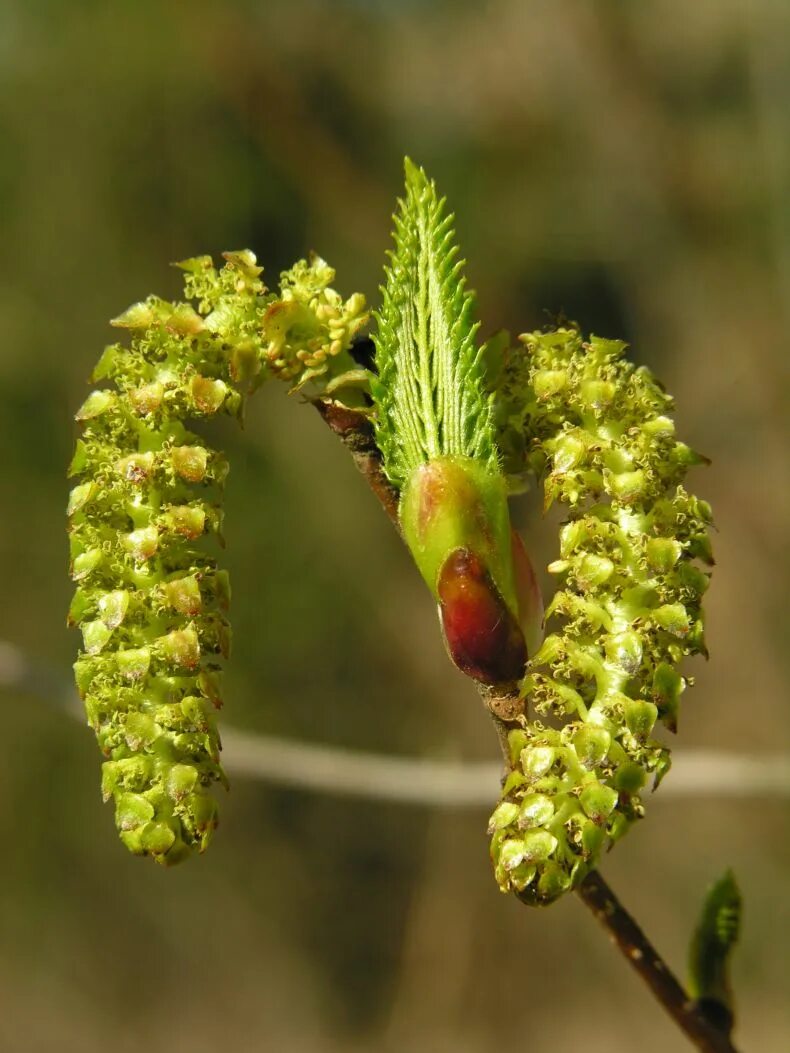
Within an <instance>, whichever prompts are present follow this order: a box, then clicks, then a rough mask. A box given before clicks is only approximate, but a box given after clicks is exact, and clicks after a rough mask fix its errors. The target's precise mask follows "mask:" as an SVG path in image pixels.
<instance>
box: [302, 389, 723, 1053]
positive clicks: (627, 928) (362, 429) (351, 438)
mask: <svg viewBox="0 0 790 1053" xmlns="http://www.w3.org/2000/svg"><path fill="white" fill-rule="evenodd" d="M315 406H316V409H317V410H318V412H319V413H320V414H321V416H322V418H323V419H324V421H325V422H326V424H327V425H328V427H329V428H330V429H331V430H332V431H333V432H334V434H335V435H337V437H338V438H339V439H340V441H341V442H342V443H343V445H344V446H345V447H346V449H347V450H348V451H349V452H350V454H351V456H352V457H353V459H354V463H355V464H356V466H357V468H358V469H359V471H360V472H361V473H362V475H363V476H364V477H365V479H366V480H367V483H368V485H369V486H370V488H371V490H373V492H374V494H375V495H376V497H377V498H378V499H379V501H380V502H381V505H382V507H383V508H384V511H385V512H386V513H387V515H388V516H389V518H390V519H391V520H392V522H393V524H394V525H395V527H396V529H398V530H399V529H400V527H399V524H398V492H397V490H396V489H395V488H394V487H393V486H392V484H391V483H390V482H389V480H388V479H387V477H386V476H385V474H384V471H383V469H382V466H381V456H380V454H379V451H378V449H377V447H376V441H375V437H374V434H373V427H372V425H371V423H370V420H369V419H368V417H367V416H366V415H365V414H364V413H360V412H359V411H357V410H349V409H346V408H345V407H343V406H339V405H337V404H336V403H333V402H329V401H326V402H316V403H315ZM481 697H482V699H483V702H484V704H485V707H486V709H487V711H488V713H489V715H490V716H491V719H492V720H493V722H494V726H495V728H496V731H497V736H498V738H499V745H500V748H501V750H502V755H503V758H504V761H505V769H506V771H507V770H509V768H510V754H509V750H508V740H507V735H508V731H509V730H510V728H511V727H515V726H518V725H517V722H516V720H515V718H516V716H517V715H518V714H519V713H521V712H522V711H523V706H524V703H523V700H522V699H520V698H519V696H518V694H517V693H516V692H513V693H511V694H507V693H505V694H495V693H492V692H490V691H486V690H481ZM576 894H577V895H578V897H579V899H580V900H581V901H582V903H584V905H585V906H586V907H587V908H588V909H589V910H591V911H592V913H593V914H594V915H595V917H596V918H597V919H598V921H600V923H601V924H602V925H603V926H604V928H605V929H606V930H607V932H608V933H609V936H610V938H611V940H612V942H613V943H614V944H615V946H616V947H617V948H618V950H620V952H621V953H622V954H623V955H624V957H625V958H626V960H627V961H628V962H629V964H630V965H631V966H632V967H633V968H634V969H635V970H636V971H637V973H638V974H639V975H640V976H641V977H642V979H643V980H644V981H645V983H646V984H647V986H648V987H649V988H650V990H651V991H652V992H653V995H654V997H655V998H656V1000H657V1001H658V1002H660V1004H661V1005H662V1006H663V1007H664V1009H665V1010H666V1011H667V1013H669V1015H670V1016H671V1017H672V1019H673V1020H674V1021H675V1023H676V1024H677V1025H678V1027H679V1028H680V1029H681V1030H682V1031H683V1032H684V1033H685V1034H686V1036H687V1037H688V1039H689V1040H690V1042H691V1043H692V1044H693V1045H694V1046H695V1047H696V1048H697V1049H698V1050H700V1051H701V1053H737V1050H736V1047H735V1046H733V1044H732V1041H731V1040H730V1036H729V1034H728V1033H727V1032H726V1031H723V1030H721V1029H720V1028H719V1027H717V1026H716V1024H715V1023H713V1022H712V1021H711V1020H709V1019H708V1018H707V1017H706V1016H705V1014H704V1013H703V1012H702V1010H701V1009H700V1008H699V1006H698V1005H697V1004H696V1003H695V1002H694V1000H693V999H691V998H690V997H689V996H688V994H687V993H686V992H685V991H684V990H683V988H682V986H681V985H680V983H679V981H678V980H677V978H676V977H675V976H674V974H673V973H672V971H671V970H670V969H669V967H668V966H667V964H666V962H665V961H664V959H663V958H662V957H661V955H660V954H659V953H658V951H657V950H656V949H655V947H654V946H653V944H652V943H651V942H650V940H648V938H647V937H646V936H645V934H644V933H643V932H642V930H641V929H640V927H639V926H638V925H637V923H636V922H635V921H634V919H633V918H632V917H631V915H630V914H629V913H628V911H627V910H626V909H625V908H624V907H623V905H622V904H621V903H620V901H619V900H618V898H617V896H616V895H615V894H614V892H612V890H611V889H610V888H609V886H608V885H607V883H606V882H605V881H604V879H603V878H602V877H601V875H600V873H599V872H598V871H597V870H593V871H592V872H591V873H590V874H588V875H587V877H586V878H585V879H584V880H583V881H582V883H581V885H580V886H579V887H578V888H577V889H576Z"/></svg>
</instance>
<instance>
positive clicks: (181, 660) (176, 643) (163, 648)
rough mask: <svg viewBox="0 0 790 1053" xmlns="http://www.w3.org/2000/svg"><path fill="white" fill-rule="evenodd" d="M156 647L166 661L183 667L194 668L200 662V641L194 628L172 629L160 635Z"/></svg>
mask: <svg viewBox="0 0 790 1053" xmlns="http://www.w3.org/2000/svg"><path fill="white" fill-rule="evenodd" d="M157 647H158V649H159V651H160V653H161V655H162V657H163V658H164V660H165V661H166V662H168V663H169V664H170V665H173V666H176V667H181V668H183V669H195V668H196V667H197V665H198V663H199V662H200V642H199V640H198V635H197V633H196V632H195V630H194V628H192V627H191V626H187V628H185V629H174V630H173V632H171V633H168V634H167V636H161V637H160V638H159V640H158V641H157Z"/></svg>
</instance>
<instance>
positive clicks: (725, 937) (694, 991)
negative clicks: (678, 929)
mask: <svg viewBox="0 0 790 1053" xmlns="http://www.w3.org/2000/svg"><path fill="white" fill-rule="evenodd" d="M741 906H742V903H741V893H740V889H739V888H738V885H737V883H736V881H735V875H734V874H733V872H732V871H731V870H727V871H726V872H725V873H724V874H723V875H722V877H720V878H719V880H718V881H716V882H715V883H714V884H713V885H711V887H710V888H709V889H708V892H707V894H706V896H705V900H704V902H703V904H702V913H701V914H700V918H699V921H698V923H697V928H696V929H695V930H694V935H693V936H692V938H691V945H690V947H689V963H688V972H689V976H688V986H689V992H690V994H691V995H692V996H693V997H694V998H695V999H696V1000H697V1002H699V1003H700V1005H701V1006H702V1007H703V1008H704V1010H705V1012H706V1013H708V1015H710V1016H712V1017H715V1018H716V1019H720V1018H721V1019H722V1020H723V1022H724V1023H725V1024H726V1026H727V1029H728V1030H729V1028H731V1026H732V1022H733V1016H734V1012H735V1007H734V1005H733V998H732V988H731V986H730V975H729V973H730V957H731V955H732V951H733V949H734V948H735V944H736V943H737V942H738V936H739V931H740V924H741Z"/></svg>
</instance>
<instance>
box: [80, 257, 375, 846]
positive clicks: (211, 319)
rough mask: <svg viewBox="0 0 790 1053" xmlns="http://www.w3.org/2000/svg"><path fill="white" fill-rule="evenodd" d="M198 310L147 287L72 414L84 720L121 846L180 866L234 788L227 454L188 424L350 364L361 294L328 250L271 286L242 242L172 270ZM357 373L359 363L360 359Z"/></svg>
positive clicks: (204, 838) (361, 318) (233, 411)
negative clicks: (267, 389) (223, 712)
mask: <svg viewBox="0 0 790 1053" xmlns="http://www.w3.org/2000/svg"><path fill="white" fill-rule="evenodd" d="M178 266H179V267H180V268H181V269H182V270H183V271H184V273H185V286H186V294H187V297H188V299H189V300H190V301H191V302H183V303H169V302H166V301H164V300H161V299H159V298H157V297H149V298H148V299H147V300H145V301H144V302H142V303H138V304H135V305H134V306H132V307H130V308H129V309H128V310H127V311H125V312H124V314H122V315H121V316H120V317H119V318H116V319H115V321H114V322H113V324H114V325H115V326H116V327H118V328H121V329H123V330H126V331H127V333H128V334H129V336H130V340H129V343H128V344H114V345H112V346H111V347H108V348H107V349H106V350H105V352H104V354H103V355H102V357H101V359H100V361H99V363H98V365H97V367H96V369H95V370H94V374H93V377H92V379H93V381H94V382H95V383H97V384H98V385H99V386H98V387H97V388H96V389H95V390H94V391H93V392H92V393H91V394H90V395H89V396H88V398H87V399H86V400H85V402H84V403H83V405H82V407H81V408H80V410H79V411H78V413H77V421H78V422H79V425H80V429H81V434H80V438H79V439H78V441H77V447H76V451H75V454H74V458H73V460H72V463H71V468H70V475H71V476H73V477H75V479H76V480H77V482H76V485H75V486H74V488H73V489H72V491H71V494H70V498H69V505H68V519H69V533H70V545H71V576H72V578H73V580H74V581H75V582H76V585H77V589H76V592H75V595H74V599H73V601H72V604H71V609H70V612H69V621H70V623H71V624H75V625H79V627H80V629H81V630H82V636H83V650H82V652H81V653H80V656H79V659H78V661H77V663H76V665H75V675H76V680H77V685H78V688H79V691H80V694H81V696H82V698H83V700H84V703H85V710H86V714H87V717H88V721H89V723H90V725H91V727H92V728H93V729H94V731H95V733H96V736H97V739H98V742H99V746H100V747H101V750H102V752H103V753H104V755H105V756H106V758H107V760H106V761H105V763H104V766H103V774H102V791H103V794H104V797H105V799H110V798H113V799H114V802H115V808H116V812H115V814H116V824H117V827H118V831H119V834H120V837H121V840H122V841H123V842H124V844H125V845H126V846H127V847H128V848H129V849H130V850H131V851H132V852H134V853H136V854H140V855H150V856H152V857H153V858H154V859H156V860H157V861H158V862H162V863H166V864H169V863H175V862H178V861H179V860H181V859H183V858H185V857H186V856H187V855H189V854H190V852H191V851H192V850H194V849H197V850H198V851H202V850H203V849H204V848H205V847H206V845H207V844H208V842H209V840H210V838H211V835H212V833H213V830H214V828H215V826H216V822H217V807H216V802H215V800H214V798H213V796H212V795H211V793H210V792H209V791H210V787H211V785H212V783H214V782H217V781H220V782H224V775H223V772H222V768H221V766H220V759H219V758H220V739H219V734H218V731H217V727H216V722H215V711H216V710H217V709H218V708H219V707H220V705H221V699H222V694H221V686H220V664H221V660H222V659H223V658H226V657H227V656H228V652H229V647H230V629H229V625H228V621H227V617H226V612H227V609H228V603H229V599H230V588H229V584H228V577H227V573H226V572H225V571H224V570H222V569H220V568H219V567H218V564H217V553H218V549H219V547H221V545H222V492H223V487H224V483H225V477H226V474H227V471H228V465H227V462H226V459H225V457H224V456H223V454H222V453H221V452H219V451H217V450H215V449H213V448H212V447H211V446H210V445H209V443H208V442H207V441H206V440H205V439H204V438H203V437H202V436H200V435H198V434H195V433H194V432H192V431H190V430H189V429H188V427H187V424H188V422H191V421H193V420H195V421H203V420H207V419H208V418H211V417H214V416H216V415H217V414H230V415H232V416H234V417H238V416H240V414H241V411H242V407H243V402H244V397H245V394H246V393H247V392H248V391H249V390H251V389H252V388H253V387H255V386H257V384H259V383H260V382H261V380H263V379H264V378H265V377H267V376H277V377H279V378H282V379H285V380H287V381H288V382H289V383H290V384H291V385H292V386H294V387H300V388H302V387H304V385H305V384H310V383H312V384H313V385H315V384H316V383H317V382H320V381H328V380H330V379H331V378H333V377H337V376H338V375H339V374H342V371H343V370H344V369H347V368H348V364H349V363H351V360H350V359H349V358H348V349H349V346H350V343H351V340H352V337H353V335H354V333H355V332H356V331H357V330H358V329H359V328H360V326H361V325H362V324H364V322H365V321H366V315H365V312H364V298H362V297H361V296H360V295H359V294H356V295H355V296H353V297H351V298H350V299H349V300H347V301H343V300H342V299H341V298H340V296H339V295H338V294H337V293H336V292H335V291H334V290H333V289H332V288H331V287H330V282H331V281H332V279H333V277H334V272H333V271H332V270H331V268H329V267H328V266H327V264H325V263H324V262H323V261H322V260H320V259H318V258H314V259H313V260H311V261H304V260H303V261H300V262H299V263H297V264H296V265H295V267H294V268H293V269H292V270H291V271H288V272H286V273H285V274H283V276H282V283H281V288H280V292H279V294H277V293H269V292H268V291H267V289H266V288H265V286H264V284H263V282H262V281H261V277H260V275H261V268H260V267H258V266H257V264H256V261H255V257H254V256H253V254H252V253H251V252H249V251H246V250H243V251H241V252H232V253H226V254H225V265H224V266H223V267H222V268H221V269H219V270H217V269H216V268H215V267H214V266H213V264H212V261H211V259H210V258H209V257H206V256H202V257H197V258H195V259H191V260H186V261H184V262H183V263H181V264H179V265H178ZM351 364H352V365H353V363H351Z"/></svg>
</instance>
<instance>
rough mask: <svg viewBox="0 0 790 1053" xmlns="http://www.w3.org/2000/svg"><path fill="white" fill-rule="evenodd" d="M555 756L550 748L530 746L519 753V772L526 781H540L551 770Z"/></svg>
mask: <svg viewBox="0 0 790 1053" xmlns="http://www.w3.org/2000/svg"><path fill="white" fill-rule="evenodd" d="M556 756H557V751H556V750H555V749H553V748H552V747H550V746H531V747H529V748H528V749H525V750H522V751H521V770H522V771H523V772H524V774H525V775H526V776H527V778H528V779H533V780H536V779H540V778H542V777H543V776H544V775H546V774H547V773H548V772H549V771H550V770H551V766H552V765H553V764H554V760H555V758H556Z"/></svg>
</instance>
